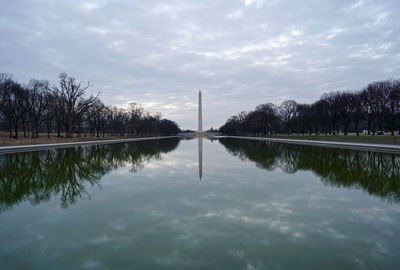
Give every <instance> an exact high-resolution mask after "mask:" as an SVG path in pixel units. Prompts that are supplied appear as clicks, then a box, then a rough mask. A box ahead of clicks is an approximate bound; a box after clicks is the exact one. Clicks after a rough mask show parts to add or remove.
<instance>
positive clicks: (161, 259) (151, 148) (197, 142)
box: [0, 138, 400, 269]
mask: <svg viewBox="0 0 400 270" xmlns="http://www.w3.org/2000/svg"><path fill="white" fill-rule="evenodd" d="M399 265H400V155H398V154H397V155H396V154H388V153H377V152H367V151H352V150H342V149H330V148H318V147H312V146H299V145H288V144H277V143H267V142H261V141H250V140H243V139H230V138H221V139H218V140H208V139H193V140H179V139H162V140H155V141H140V142H134V143H121V144H108V145H106V144H104V145H92V146H81V147H74V148H65V149H52V150H44V151H36V152H24V153H13V154H2V155H0V269H398V267H399Z"/></svg>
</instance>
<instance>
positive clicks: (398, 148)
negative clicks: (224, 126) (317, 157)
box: [223, 136, 400, 153]
mask: <svg viewBox="0 0 400 270" xmlns="http://www.w3.org/2000/svg"><path fill="white" fill-rule="evenodd" d="M223 137H226V138H234V139H246V140H257V141H267V142H276V143H289V144H300V145H310V146H320V147H330V148H342V149H350V150H363V151H375V152H391V153H400V145H394V144H369V143H349V142H333V141H311V140H295V139H277V138H264V137H247V136H223Z"/></svg>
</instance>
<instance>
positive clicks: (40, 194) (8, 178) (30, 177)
mask: <svg viewBox="0 0 400 270" xmlns="http://www.w3.org/2000/svg"><path fill="white" fill-rule="evenodd" d="M178 144H179V139H163V140H152V141H140V142H133V143H117V144H101V145H93V146H86V147H74V148H65V149H57V150H56V149H50V150H45V151H38V152H23V153H14V154H3V155H0V211H4V210H6V209H8V208H10V207H12V206H13V205H15V204H17V203H19V202H22V201H25V200H28V201H30V202H31V203H32V204H38V203H40V202H42V201H48V200H49V199H50V198H51V197H52V196H57V195H59V196H60V197H61V205H62V207H67V206H68V205H70V204H73V203H75V202H76V201H77V200H78V199H81V198H82V196H85V195H87V196H89V194H88V193H87V192H86V187H87V186H88V185H91V186H93V185H99V184H100V183H99V180H100V179H101V178H102V176H104V175H105V174H107V173H108V172H110V171H112V170H113V169H117V168H118V167H121V166H127V167H129V168H130V171H131V172H136V171H138V170H140V169H142V168H143V167H144V165H145V164H146V162H148V161H149V160H150V159H154V158H155V159H161V153H167V152H170V151H172V150H174V149H175V148H176V147H177V146H178Z"/></svg>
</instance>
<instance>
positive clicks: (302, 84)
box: [0, 0, 400, 128]
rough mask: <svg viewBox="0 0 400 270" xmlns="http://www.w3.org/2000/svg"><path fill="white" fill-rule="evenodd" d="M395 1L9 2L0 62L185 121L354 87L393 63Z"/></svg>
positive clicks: (399, 66) (388, 73) (190, 123)
mask: <svg viewBox="0 0 400 270" xmlns="http://www.w3.org/2000/svg"><path fill="white" fill-rule="evenodd" d="M399 7H400V4H399V3H398V2H397V1H395V0H391V1H370V0H356V1H347V0H340V1H338V0H335V1H334V0H329V1H319V0H305V1H289V0H270V1H267V0H237V1H229V0H219V1H211V0H205V1H190V0H185V1H183V0H181V1H180V0H174V1H160V0H152V1H127V0H126V1H124V0H99V1H63V2H61V1H50V0H36V1H22V0H20V1H18V0H17V1H6V2H5V3H3V4H2V8H1V11H0V35H1V37H2V38H1V39H0V63H1V66H0V69H1V71H2V72H9V73H13V74H14V75H15V76H16V78H18V79H20V80H21V81H26V80H28V79H30V78H32V77H34V78H46V79H50V80H51V81H53V82H55V81H56V79H57V75H58V74H59V73H60V72H67V73H68V74H70V75H73V76H75V77H77V78H79V79H83V80H90V81H91V82H92V83H93V84H94V87H92V88H91V91H92V92H97V91H100V92H101V94H102V99H103V100H104V101H105V102H106V103H107V104H120V105H123V104H125V103H127V102H130V101H134V102H137V103H141V104H143V105H145V109H146V110H149V111H159V112H162V113H163V115H164V116H166V117H168V118H171V119H173V120H175V121H177V122H178V123H179V124H180V125H181V127H182V128H195V127H196V122H195V121H196V119H197V118H196V102H197V100H196V97H197V90H198V89H202V91H203V93H204V94H203V98H204V100H203V104H204V105H203V110H204V117H203V118H204V121H205V123H204V126H205V127H207V128H208V127H210V126H214V127H217V126H219V125H221V124H223V122H224V121H225V120H226V119H227V118H228V117H229V116H230V115H232V114H234V113H236V112H238V111H241V110H251V109H253V108H254V107H255V106H256V105H258V104H260V103H267V102H273V103H276V104H279V103H280V102H281V101H283V100H285V99H295V100H297V101H299V102H312V101H314V100H316V99H317V98H318V97H319V96H320V95H321V94H322V93H323V92H325V91H330V90H340V89H360V88H361V87H363V86H365V85H366V84H367V83H368V82H371V81H374V80H379V79H386V78H389V77H397V76H399V73H400V61H399V60H400V49H399V48H400V44H399V43H400V38H399V37H400V33H399V32H400V31H399V24H400V23H399V20H397V19H396V17H395V16H396V14H397V13H398V12H399Z"/></svg>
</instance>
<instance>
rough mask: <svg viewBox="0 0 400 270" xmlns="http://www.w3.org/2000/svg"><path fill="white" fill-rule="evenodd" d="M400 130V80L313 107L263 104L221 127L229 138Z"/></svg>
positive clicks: (330, 97) (338, 94)
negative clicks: (231, 136) (234, 136)
mask: <svg viewBox="0 0 400 270" xmlns="http://www.w3.org/2000/svg"><path fill="white" fill-rule="evenodd" d="M399 128H400V80H394V79H389V80H385V81H377V82H373V83H370V84H368V85H367V86H366V87H365V88H363V89H362V90H358V91H333V92H330V93H327V94H323V95H322V96H321V98H320V99H319V100H317V101H316V102H314V103H312V104H300V103H297V102H296V101H294V100H286V101H284V102H282V104H281V105H280V106H276V105H274V104H272V103H267V104H262V105H259V106H257V107H256V108H255V110H253V111H250V112H245V111H242V112H240V113H238V114H237V115H234V116H232V117H230V118H229V119H228V120H227V121H226V123H225V124H224V125H223V126H221V127H220V132H222V133H224V134H227V135H271V134H310V135H311V134H316V135H318V134H325V135H327V134H330V135H336V134H339V133H342V134H344V135H347V134H348V133H350V132H352V133H356V134H357V136H358V135H359V134H360V132H361V131H364V132H365V133H368V134H372V135H375V134H377V133H378V134H382V133H383V132H384V131H390V132H391V135H395V131H396V130H398V129H399ZM399 135H400V132H399Z"/></svg>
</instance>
